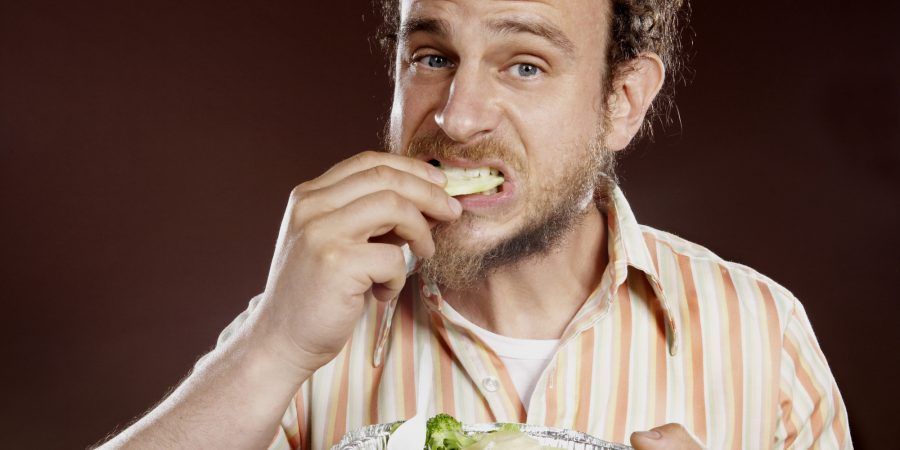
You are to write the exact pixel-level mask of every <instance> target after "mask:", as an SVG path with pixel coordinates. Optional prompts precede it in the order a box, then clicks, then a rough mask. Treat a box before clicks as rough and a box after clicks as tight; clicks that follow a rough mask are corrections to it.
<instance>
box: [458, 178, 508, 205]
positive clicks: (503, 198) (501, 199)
mask: <svg viewBox="0 0 900 450" xmlns="http://www.w3.org/2000/svg"><path fill="white" fill-rule="evenodd" d="M515 191H516V190H515V185H514V184H512V183H510V182H508V181H506V182H504V183H503V184H502V185H501V187H500V191H499V192H497V193H496V194H491V195H484V194H469V195H459V196H457V197H455V198H456V199H457V200H459V203H460V204H461V205H462V207H463V209H464V210H469V211H475V210H486V209H491V208H496V207H498V206H502V205H504V204H506V203H509V202H511V201H512V198H513V196H514V194H515Z"/></svg>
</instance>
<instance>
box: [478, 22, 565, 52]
mask: <svg viewBox="0 0 900 450" xmlns="http://www.w3.org/2000/svg"><path fill="white" fill-rule="evenodd" d="M488 28H489V29H490V30H491V31H493V32H495V33H499V34H516V33H525V34H531V35H534V36H537V37H540V38H543V39H545V40H547V41H549V42H550V43H551V44H553V45H554V46H555V47H557V48H559V49H560V50H562V51H564V52H565V53H566V54H568V55H570V56H571V55H572V54H573V53H575V44H573V43H572V40H571V39H569V38H568V37H566V34H565V33H563V32H562V30H560V29H559V28H557V27H555V26H553V25H551V24H548V23H544V22H538V21H533V20H527V19H500V20H493V21H491V22H489V23H488Z"/></svg>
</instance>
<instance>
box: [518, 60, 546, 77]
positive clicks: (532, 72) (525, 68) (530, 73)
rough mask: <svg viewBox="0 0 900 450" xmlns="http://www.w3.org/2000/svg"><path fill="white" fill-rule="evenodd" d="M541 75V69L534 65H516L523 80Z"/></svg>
mask: <svg viewBox="0 0 900 450" xmlns="http://www.w3.org/2000/svg"><path fill="white" fill-rule="evenodd" d="M540 73H541V69H540V68H539V67H538V66H535V65H534V64H528V63H522V64H516V74H517V75H519V76H520V77H522V78H531V77H535V76H537V75H538V74H540Z"/></svg>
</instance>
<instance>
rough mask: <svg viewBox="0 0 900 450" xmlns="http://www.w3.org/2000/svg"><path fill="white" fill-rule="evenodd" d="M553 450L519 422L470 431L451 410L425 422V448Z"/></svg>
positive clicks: (436, 449) (452, 449)
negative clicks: (486, 429)
mask: <svg viewBox="0 0 900 450" xmlns="http://www.w3.org/2000/svg"><path fill="white" fill-rule="evenodd" d="M505 449H509V450H512V449H522V450H549V449H553V447H547V446H542V445H541V444H540V443H539V442H538V441H537V439H535V438H533V437H531V436H529V435H527V434H525V433H524V432H522V430H521V429H520V428H519V426H518V425H516V424H512V423H507V424H503V426H501V427H500V428H499V429H497V430H496V431H490V432H487V433H473V434H467V433H466V432H464V431H463V427H462V423H461V422H460V421H459V420H456V418H454V417H453V416H450V415H449V414H438V415H436V416H434V417H432V418H430V419H428V423H427V424H426V425H425V450H505Z"/></svg>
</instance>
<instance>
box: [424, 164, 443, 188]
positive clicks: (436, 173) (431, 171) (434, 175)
mask: <svg viewBox="0 0 900 450" xmlns="http://www.w3.org/2000/svg"><path fill="white" fill-rule="evenodd" d="M428 176H429V177H431V179H432V180H434V182H435V183H437V184H440V185H441V186H443V185H444V182H446V181H447V176H446V175H444V171H442V170H441V169H438V168H437V167H434V166H428Z"/></svg>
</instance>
